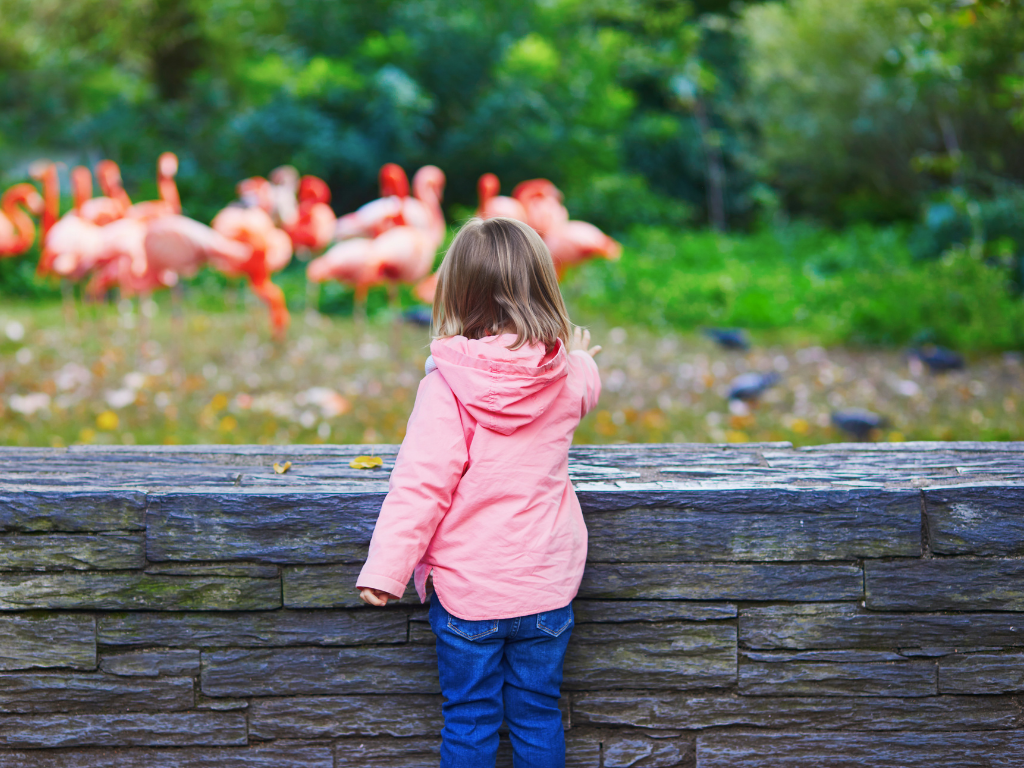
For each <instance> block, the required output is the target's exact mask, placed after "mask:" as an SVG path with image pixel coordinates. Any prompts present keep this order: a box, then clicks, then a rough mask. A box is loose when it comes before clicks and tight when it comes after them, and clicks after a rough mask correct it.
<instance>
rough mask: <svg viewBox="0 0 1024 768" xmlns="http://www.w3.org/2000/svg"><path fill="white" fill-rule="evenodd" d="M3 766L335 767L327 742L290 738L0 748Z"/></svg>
mask: <svg viewBox="0 0 1024 768" xmlns="http://www.w3.org/2000/svg"><path fill="white" fill-rule="evenodd" d="M0 768H334V756H333V754H332V750H331V748H330V747H329V746H327V745H321V744H302V743H299V742H287V741H279V742H275V743H273V744H260V745H255V746H251V747H212V748H198V749H197V748H194V747H185V748H178V749H146V748H142V749H139V748H134V749H117V750H109V749H89V748H86V749H66V750H65V749H62V750H59V751H50V750H31V751H27V752H21V751H13V750H6V749H0Z"/></svg>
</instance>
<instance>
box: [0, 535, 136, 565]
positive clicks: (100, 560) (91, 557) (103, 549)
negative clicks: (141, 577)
mask: <svg viewBox="0 0 1024 768" xmlns="http://www.w3.org/2000/svg"><path fill="white" fill-rule="evenodd" d="M145 565H146V542H145V537H144V535H143V534H141V533H44V534H33V535H26V534H20V535H10V536H0V571H4V570H23V571H66V570H118V569H124V568H143V567H144V566H145Z"/></svg>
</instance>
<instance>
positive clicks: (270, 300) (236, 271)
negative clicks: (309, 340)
mask: <svg viewBox="0 0 1024 768" xmlns="http://www.w3.org/2000/svg"><path fill="white" fill-rule="evenodd" d="M211 227H212V228H213V230H214V231H215V232H216V233H218V234H219V235H222V236H223V237H226V238H228V239H230V240H234V241H236V242H239V243H242V244H245V245H248V246H250V248H251V249H252V254H251V256H250V258H248V259H246V260H245V262H244V263H242V264H238V265H234V266H229V267H218V269H220V271H222V272H225V273H226V274H228V275H232V276H241V275H245V276H246V277H248V278H249V285H250V287H251V288H252V290H253V292H254V293H255V294H256V295H257V296H258V297H259V298H260V299H261V300H262V301H263V302H264V303H265V304H267V306H268V307H269V308H270V320H271V324H272V325H273V328H274V332H275V333H276V334H278V335H281V334H283V333H284V331H285V329H287V327H288V324H289V322H290V319H291V318H290V315H289V314H288V307H287V305H286V303H285V299H284V293H283V292H282V291H281V289H280V288H279V287H278V286H277V285H275V284H274V283H273V282H271V280H270V275H271V274H272V273H274V272H278V271H280V270H282V269H284V268H285V267H286V266H287V265H288V262H289V261H291V258H292V243H291V239H290V238H289V237H288V234H287V233H286V232H285V231H284V230H282V229H278V228H277V227H276V226H274V221H273V219H271V218H270V215H269V214H268V213H267V212H266V211H265V210H263V209H262V208H244V207H242V206H238V205H229V206H228V207H227V208H225V209H224V210H222V211H221V212H220V213H218V214H217V215H216V216H215V217H214V219H213V222H212V223H211Z"/></svg>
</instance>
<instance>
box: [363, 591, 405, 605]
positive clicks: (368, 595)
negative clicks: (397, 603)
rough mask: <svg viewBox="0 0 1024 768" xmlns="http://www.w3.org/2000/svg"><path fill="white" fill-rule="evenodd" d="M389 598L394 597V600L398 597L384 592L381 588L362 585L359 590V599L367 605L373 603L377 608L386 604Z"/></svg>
mask: <svg viewBox="0 0 1024 768" xmlns="http://www.w3.org/2000/svg"><path fill="white" fill-rule="evenodd" d="M390 598H394V599H395V600H397V599H398V598H397V597H395V596H394V595H392V594H390V593H389V592H385V591H384V590H383V589H370V588H369V587H364V588H363V589H360V590H359V599H360V600H362V601H363V602H364V603H367V604H369V605H375V606H377V607H378V608H383V607H384V606H385V605H387V604H388V599H390Z"/></svg>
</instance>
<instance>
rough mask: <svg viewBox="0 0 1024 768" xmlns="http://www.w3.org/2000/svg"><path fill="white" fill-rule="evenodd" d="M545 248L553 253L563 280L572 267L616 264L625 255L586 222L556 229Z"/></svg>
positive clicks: (546, 236) (610, 239)
mask: <svg viewBox="0 0 1024 768" xmlns="http://www.w3.org/2000/svg"><path fill="white" fill-rule="evenodd" d="M544 244H545V245H547V247H548V250H549V251H551V260H552V261H553V262H555V272H556V273H557V274H558V279H559V280H561V279H562V277H563V276H564V275H565V271H566V270H567V269H568V268H569V267H571V266H573V265H575V264H580V263H582V262H583V261H586V260H587V259H593V258H603V259H609V260H611V261H615V260H617V259H618V258H619V256H621V255H622V246H621V245H619V243H617V242H616V241H615V240H613V239H612V238H610V237H608V235H606V234H605V233H604V232H602V231H601V230H600V229H598V228H597V227H595V226H594V225H593V224H589V223H587V222H585V221H566V222H564V223H562V224H559V225H556V226H555V227H554V228H553V229H551V230H548V232H547V233H546V234H545V235H544Z"/></svg>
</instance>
